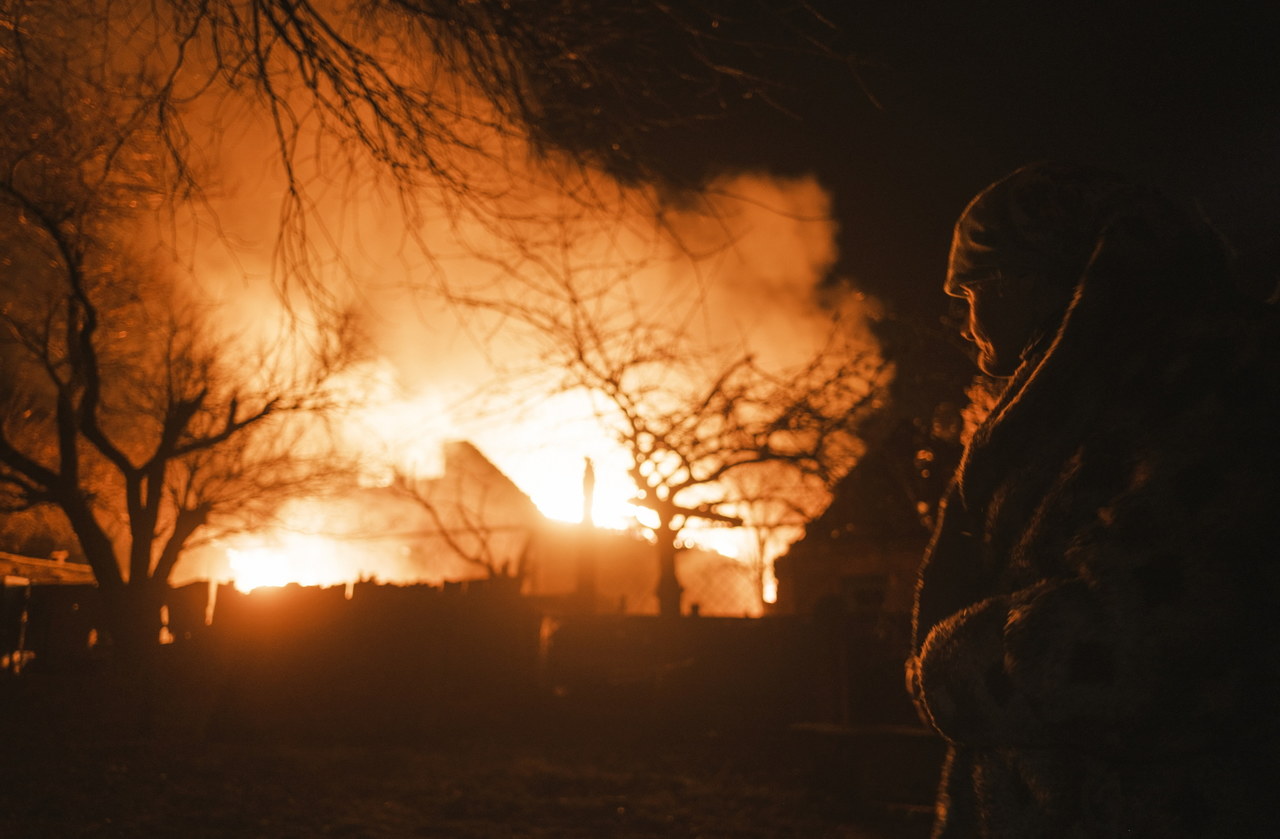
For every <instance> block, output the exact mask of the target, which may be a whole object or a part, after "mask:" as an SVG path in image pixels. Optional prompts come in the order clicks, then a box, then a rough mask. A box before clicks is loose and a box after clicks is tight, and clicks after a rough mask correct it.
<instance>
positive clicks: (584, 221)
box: [175, 88, 874, 526]
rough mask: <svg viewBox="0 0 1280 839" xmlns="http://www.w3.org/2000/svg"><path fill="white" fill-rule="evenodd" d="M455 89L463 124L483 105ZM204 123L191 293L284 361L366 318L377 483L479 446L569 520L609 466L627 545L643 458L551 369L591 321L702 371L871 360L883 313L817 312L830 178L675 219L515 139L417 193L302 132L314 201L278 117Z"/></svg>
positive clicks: (766, 183) (452, 165)
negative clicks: (662, 331) (654, 329)
mask: <svg viewBox="0 0 1280 839" xmlns="http://www.w3.org/2000/svg"><path fill="white" fill-rule="evenodd" d="M458 90H460V91H462V92H460V93H458V94H457V95H458V96H459V100H458V102H457V103H455V104H456V105H458V106H459V107H463V106H465V107H469V108H473V109H474V108H482V106H481V105H479V104H477V103H478V100H477V99H475V98H472V97H469V96H468V95H467V94H466V93H465V89H462V88H458ZM482 116H484V117H485V118H491V117H492V115H491V114H487V113H486V114H482ZM483 124H485V120H484V119H478V120H476V122H475V123H473V125H474V126H481V125H483ZM192 125H195V126H202V128H201V129H200V130H201V131H203V132H204V134H203V135H201V134H199V133H197V135H196V136H195V139H196V141H197V143H204V144H207V148H208V150H209V154H208V161H209V166H210V168H211V171H212V172H213V173H215V176H216V177H215V178H214V179H213V180H212V181H211V183H214V184H215V185H216V188H215V189H213V190H211V191H210V193H209V195H208V196H207V198H208V202H207V204H206V208H207V209H208V210H211V211H212V212H210V213H204V212H199V213H194V214H192V215H191V216H190V219H189V220H187V221H184V222H183V223H181V224H179V225H178V226H177V227H176V228H175V230H176V231H177V232H176V235H177V236H178V237H179V238H181V239H183V245H182V248H185V251H186V252H189V253H191V254H194V257H193V258H192V262H191V266H190V273H191V276H192V277H193V279H194V285H195V287H196V288H197V289H198V290H199V293H200V295H201V296H202V298H203V299H204V300H205V301H207V302H209V304H210V305H211V306H212V307H213V308H214V310H215V311H217V312H218V313H219V317H220V318H221V319H222V320H223V322H224V323H225V324H227V334H229V335H235V336H236V340H240V341H247V342H266V343H270V342H272V341H273V340H274V336H275V335H276V334H277V333H278V332H279V331H280V330H281V329H282V326H281V324H287V328H286V329H285V331H291V332H292V333H293V334H294V335H295V336H298V337H299V338H300V340H301V345H302V346H306V345H307V343H308V341H311V342H315V341H316V340H318V339H317V336H323V335H324V334H325V330H327V329H329V328H331V326H332V325H333V324H335V323H336V321H335V320H334V318H335V317H336V316H338V315H342V316H354V318H355V323H356V325H357V327H358V329H357V330H356V334H357V335H358V336H359V344H358V348H359V356H360V358H359V360H358V362H357V363H355V364H353V365H351V366H350V367H349V368H348V369H347V370H346V371H345V372H344V373H343V374H342V376H341V380H340V382H339V385H340V386H339V387H338V388H337V390H338V392H340V393H342V394H344V395H345V396H346V397H347V401H349V402H350V403H351V405H352V407H351V408H350V410H348V412H347V413H346V414H345V415H344V416H343V417H341V418H340V419H339V421H338V423H337V425H338V433H337V435H336V440H337V444H338V445H339V446H340V447H341V448H342V450H343V452H344V454H345V455H347V456H348V457H350V458H352V459H354V460H356V461H358V462H360V464H361V471H362V475H361V478H360V480H361V482H363V483H366V484H378V483H380V482H385V481H388V480H390V479H391V476H392V475H393V474H394V473H397V472H398V473H406V474H408V475H410V476H415V477H417V478H429V477H433V476H436V475H438V471H439V469H440V457H439V451H440V446H441V444H442V443H443V442H444V441H446V440H449V439H467V440H470V441H472V442H474V443H475V444H476V446H477V447H478V448H479V449H480V450H481V451H482V452H484V453H485V455H486V456H488V457H489V458H490V459H491V460H492V461H493V462H494V463H495V464H496V465H497V466H498V467H499V468H500V469H502V470H503V471H504V472H505V473H506V474H507V475H508V476H509V477H510V478H511V479H512V480H513V481H514V482H515V483H516V484H517V485H518V486H519V487H520V488H521V489H522V490H523V491H524V492H526V493H527V494H528V495H529V496H530V497H531V498H532V499H533V501H534V502H535V503H536V504H537V505H538V506H539V507H540V508H541V509H542V510H543V511H544V512H546V513H547V514H549V515H551V516H553V517H557V518H562V519H572V518H574V517H576V515H577V514H578V513H579V512H580V510H581V507H582V504H581V486H582V484H581V478H582V471H581V469H582V463H583V459H584V458H587V457H589V458H591V459H592V460H593V461H594V463H595V466H596V472H597V485H596V486H597V496H596V499H597V500H596V508H595V509H596V514H597V521H598V522H602V523H604V524H608V525H614V526H620V525H621V524H622V523H623V521H624V520H625V519H626V518H627V517H628V516H629V515H630V514H632V513H634V508H632V507H630V506H629V499H630V498H631V496H632V495H633V490H634V488H633V486H632V485H631V484H630V482H629V479H628V478H627V476H626V471H625V470H626V458H625V454H624V453H623V452H621V451H620V450H619V449H618V447H617V445H616V442H615V441H614V440H613V438H612V437H611V435H610V433H609V432H608V430H607V429H605V428H602V427H601V426H600V424H599V423H598V422H597V420H596V419H595V418H594V417H593V408H592V405H591V404H590V400H589V399H588V398H587V397H586V396H584V394H582V393H578V392H572V391H571V390H563V391H562V390H561V389H560V384H561V383H560V382H559V381H558V370H557V369H556V367H555V364H554V358H555V352H556V347H555V343H556V340H557V336H558V335H559V334H560V333H558V332H557V330H561V329H564V328H566V327H567V326H568V325H571V324H570V321H571V320H572V319H573V318H575V317H577V318H585V319H586V320H587V321H589V322H590V323H589V326H590V328H593V329H598V330H600V331H602V332H603V333H605V334H612V335H615V336H618V338H619V340H621V339H622V338H624V337H625V336H626V335H628V334H632V333H633V332H636V331H637V330H643V329H647V328H649V327H650V326H651V325H655V324H656V325H661V326H662V327H663V328H673V327H678V330H679V335H680V336H681V341H682V347H683V346H685V344H686V342H687V349H688V352H690V353H697V352H708V353H715V352H721V353H728V354H748V353H749V354H751V355H752V356H753V357H755V358H756V359H757V360H758V361H759V362H760V363H761V364H762V366H765V367H769V368H771V369H775V370H779V371H782V370H785V369H786V368H787V367H788V366H789V365H793V364H795V363H797V362H799V361H801V360H803V359H805V358H806V357H808V356H810V355H812V354H813V353H815V352H817V351H818V350H819V349H821V348H822V347H823V346H825V345H827V344H828V343H829V342H830V341H831V340H832V336H833V335H837V337H838V338H839V340H840V342H841V344H842V345H843V346H847V347H849V348H850V351H854V350H855V349H861V350H868V349H870V350H872V351H874V344H873V342H872V339H871V338H870V335H869V333H868V331H867V330H866V325H865V322H864V320H863V318H864V316H865V314H866V311H867V308H866V303H865V301H862V302H858V301H852V300H851V301H844V302H843V303H841V304H839V305H838V306H837V307H836V310H834V311H833V310H832V309H831V308H828V307H825V306H823V305H820V304H819V295H818V293H817V290H818V287H819V285H820V284H821V283H822V282H823V280H824V279H825V278H826V277H827V275H828V272H829V271H830V269H831V267H832V265H833V264H834V262H835V260H836V256H837V254H836V235H835V234H836V227H835V222H834V221H833V219H832V217H831V213H830V204H831V200H830V196H829V195H828V193H827V192H826V190H825V189H824V188H823V186H822V185H821V184H820V183H818V182H817V181H816V180H815V179H813V178H778V177H773V176H771V175H769V174H767V173H762V172H754V173H743V174H739V175H736V176H727V177H723V178H721V179H719V180H717V181H715V182H713V183H711V184H709V185H708V186H707V187H706V189H705V190H703V191H702V192H701V193H700V194H698V195H694V196H683V197H682V199H681V200H680V202H679V203H678V205H672V204H670V203H669V202H664V201H663V200H662V199H661V198H660V197H659V195H660V193H659V191H658V190H657V189H656V188H654V189H646V188H637V187H628V186H623V185H620V184H618V183H616V182H614V181H612V180H610V179H609V178H608V177H606V176H605V175H603V174H601V173H600V172H598V171H593V170H591V168H590V167H589V166H588V167H583V166H581V165H580V163H579V162H578V161H556V160H547V159H546V158H545V157H542V158H539V157H537V156H535V155H534V154H533V153H532V152H531V151H530V149H529V148H528V147H526V146H524V145H523V144H522V141H521V139H520V137H521V135H520V132H519V131H518V130H515V129H514V128H512V127H509V126H508V127H507V129H506V130H504V131H496V130H495V131H494V133H493V134H492V135H491V136H485V135H482V134H479V133H477V134H475V136H474V140H475V142H474V143H473V145H472V146H471V147H468V148H453V149H445V150H443V151H442V155H443V156H444V157H446V158H447V159H448V163H449V170H450V171H451V172H454V173H466V178H465V180H464V181H459V180H453V181H450V182H448V183H443V184H442V183H439V182H433V181H430V180H429V179H428V180H424V181H421V182H419V183H417V184H412V183H409V182H407V181H396V180H395V179H392V178H389V177H388V176H387V175H386V174H385V173H382V172H380V170H379V169H378V168H377V166H376V164H375V163H374V162H372V161H370V160H368V159H367V157H362V156H361V153H360V150H359V149H358V148H352V147H351V146H350V144H340V143H337V142H335V141H332V140H326V139H324V136H323V132H322V131H321V130H320V128H319V126H318V125H313V124H308V123H306V122H305V120H304V123H303V125H302V126H301V128H300V130H299V131H300V133H299V136H300V137H301V138H302V140H303V141H304V142H299V143H298V144H297V147H298V148H307V149H309V151H308V152H307V153H306V154H299V155H298V156H296V157H295V159H294V160H293V164H294V172H293V174H294V176H295V177H296V178H298V179H299V182H300V183H301V184H302V186H303V187H304V190H305V191H304V193H303V195H302V196H301V197H299V196H297V195H291V194H290V193H289V192H288V190H287V186H288V183H287V181H286V180H285V178H284V175H283V171H282V169H281V167H280V163H279V152H280V147H279V145H278V142H277V136H276V133H275V129H274V127H273V126H272V124H271V123H270V121H269V120H267V119H265V118H264V116H263V115H262V114H261V113H260V112H255V111H254V110H253V109H252V108H250V107H248V106H247V104H246V103H244V102H237V101H236V100H235V99H234V98H233V97H232V98H228V99H226V100H223V101H221V102H219V103H217V104H216V105H212V104H206V105H205V106H204V110H203V111H202V112H200V113H198V114H195V115H194V117H193V121H192ZM476 130H477V131H478V130H479V129H476ZM290 201H292V202H293V203H292V204H290V203H289V202H290ZM282 202H284V204H283V206H286V207H290V208H291V209H290V212H289V213H286V214H285V215H282V214H281V206H282ZM214 220H216V224H214V223H213V222H214ZM304 223H305V236H302V235H301V233H302V232H303V226H304ZM182 248H180V249H182ZM828 303H829V301H828ZM846 303H847V304H849V305H845V304H846ZM570 304H571V306H570ZM572 307H576V308H572ZM571 308H572V310H571ZM561 316H563V317H561ZM681 351H684V350H683V349H682V350H681Z"/></svg>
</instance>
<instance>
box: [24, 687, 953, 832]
mask: <svg viewBox="0 0 1280 839" xmlns="http://www.w3.org/2000/svg"><path fill="white" fill-rule="evenodd" d="M24 678H28V677H24ZM33 684H35V683H33V682H30V681H28V682H27V683H26V684H25V685H23V686H21V687H20V688H19V689H18V690H17V692H16V694H15V691H14V683H13V682H12V681H10V682H8V683H7V684H5V683H2V682H0V691H5V692H6V694H7V695H6V696H5V699H6V701H5V703H4V705H3V710H4V712H5V715H4V718H5V726H6V735H5V739H6V741H7V742H6V743H5V746H4V758H3V761H2V763H0V837H168V836H174V837H313V836H348V837H456V839H471V837H566V839H575V838H576V837H580V838H581V839H588V837H591V838H593V839H594V837H623V838H626V837H707V839H720V838H721V837H723V839H732V838H734V837H741V839H765V837H801V836H803V837H808V838H809V839H822V838H823V837H830V838H831V839H889V838H890V837H895V839H896V837H911V836H923V835H925V834H926V833H927V830H926V827H925V818H924V816H923V815H922V814H921V813H919V812H915V813H911V812H908V811H904V810H903V809H901V808H892V807H886V806H884V804H885V801H886V800H889V799H893V798H898V799H899V800H902V799H906V798H910V797H912V795H913V794H915V795H916V797H917V798H918V793H919V787H920V785H921V784H928V783H929V779H927V778H922V777H920V775H921V773H920V771H919V768H920V767H921V766H927V765H928V763H929V758H928V757H926V758H925V759H924V760H921V759H920V756H921V755H922V754H925V755H927V754H928V753H929V750H930V749H931V748H932V745H933V744H932V742H931V741H929V742H926V741H924V740H920V739H919V738H912V737H910V736H907V735H905V734H894V733H892V732H891V733H887V734H886V733H884V732H881V733H879V734H875V735H871V734H864V735H862V736H851V735H850V734H849V733H848V732H844V733H842V734H836V733H833V732H829V731H816V730H802V729H796V728H794V727H791V728H786V729H764V730H747V731H742V730H739V731H723V730H720V731H718V730H716V729H715V727H712V726H707V725H706V724H670V723H662V724H659V723H656V722H655V721H653V720H648V721H644V722H639V723H638V722H637V721H635V720H624V719H607V720H600V719H597V720H595V721H593V722H592V723H590V725H589V726H584V725H583V724H582V723H581V721H579V720H576V719H575V718H574V715H573V714H567V713H564V712H563V709H561V710H556V709H554V708H552V709H548V708H543V709H538V710H531V711H530V712H529V713H528V714H527V715H524V718H522V719H514V718H512V719H506V720H499V721H496V722H495V721H492V720H491V721H489V722H486V723H483V724H478V723H476V722H474V721H473V722H472V723H469V724H467V725H466V726H465V727H463V728H460V729H453V730H450V728H449V726H445V725H442V726H438V727H435V728H434V730H428V729H426V728H424V729H422V730H419V731H417V732H415V733H414V734H412V735H406V736H405V737H386V736H383V737H362V738H360V739H358V740H357V739H355V738H352V737H351V736H349V735H347V734H346V733H344V732H343V731H341V730H338V731H333V732H330V733H329V734H328V735H317V734H316V733H314V732H312V733H311V734H309V735H307V736H301V737H300V736H290V737H288V738H283V737H266V736H263V735H261V734H260V733H259V734H251V735H246V734H245V733H244V732H238V733H237V732H234V731H231V732H216V731H209V730H206V731H191V730H177V731H175V730H167V731H159V732H154V731H153V732H151V733H149V734H147V735H146V736H143V735H140V734H136V733H133V734H121V733H119V730H118V729H115V728H107V729H102V730H98V731H94V730H92V729H95V728H97V727H98V725H97V723H96V722H94V723H92V724H86V721H87V720H88V719H89V718H90V717H93V716H94V715H93V714H89V715H86V716H77V715H76V712H75V711H74V708H75V706H76V705H77V703H80V702H86V701H87V702H92V699H91V698H90V697H88V696H84V695H79V696H73V695H68V693H67V692H66V689H67V688H68V687H69V685H67V684H58V685H56V691H57V693H58V694H60V695H54V694H53V693H49V691H50V690H51V689H54V688H53V687H51V686H50V685H39V684H35V687H34V688H33ZM926 774H927V771H926ZM913 786H914V787H915V788H916V789H915V790H914V791H913V790H911V789H908V787H913Z"/></svg>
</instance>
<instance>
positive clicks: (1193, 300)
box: [907, 164, 1280, 839]
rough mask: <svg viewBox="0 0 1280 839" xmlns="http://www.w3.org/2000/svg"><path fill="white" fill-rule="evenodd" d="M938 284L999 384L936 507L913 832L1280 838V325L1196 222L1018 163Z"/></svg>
mask: <svg viewBox="0 0 1280 839" xmlns="http://www.w3.org/2000/svg"><path fill="white" fill-rule="evenodd" d="M945 290H946V292H947V293H948V294H950V295H952V296H955V297H958V298H960V299H962V300H964V301H965V302H967V304H968V308H969V319H968V326H967V328H966V329H965V337H966V338H968V339H969V340H970V341H971V342H972V343H973V344H974V346H975V348H976V349H977V353H978V364H979V366H980V367H981V368H982V369H983V371H984V372H985V373H987V374H988V375H990V376H994V377H1000V378H1003V379H1006V380H1007V383H1006V384H1005V385H1004V388H1003V391H1002V393H1001V395H1000V397H999V398H998V400H997V402H996V404H995V405H994V406H993V408H992V410H991V411H990V413H989V414H988V416H987V417H986V419H985V420H984V421H983V423H982V424H981V425H980V426H979V427H978V429H977V430H976V431H975V433H974V435H973V438H972V440H971V442H970V443H969V445H968V448H967V450H966V452H965V454H964V457H963V459H962V462H961V465H960V467H959V468H958V470H957V473H956V476H955V479H954V481H953V483H952V486H951V489H950V490H949V491H948V494H947V497H946V499H945V506H944V508H943V512H942V514H941V516H940V519H939V522H938V525H937V528H936V531H935V533H934V535H933V539H932V541H931V544H930V546H929V548H928V550H927V552H926V555H925V560H924V562H923V564H922V567H921V571H920V576H919V580H918V583H917V590H916V604H915V612H914V624H913V651H912V655H911V657H910V660H909V661H908V663H907V676H908V685H909V688H910V690H911V691H912V694H913V698H914V699H915V702H916V705H917V708H918V710H919V712H920V714H921V716H922V718H923V719H924V720H925V721H926V722H927V723H928V724H929V725H931V726H933V727H934V728H935V729H936V730H937V731H938V732H939V733H940V734H941V735H942V736H943V737H944V738H945V739H946V741H947V744H948V754H947V760H946V763H945V765H944V767H943V779H942V784H941V788H940V791H939V795H938V802H937V812H936V821H935V825H934V836H935V837H937V838H938V839H941V838H942V837H948V838H949V837H1018V838H1019V839H1031V838H1033V837H1034V839H1045V838H1046V837H1090V839H1094V837H1162V838H1163V839H1169V838H1170V837H1219V836H1221V837H1228V836H1229V837H1236V838H1237V839H1238V837H1254V836H1259V837H1261V836H1280V810H1278V809H1277V807H1276V805H1274V804H1272V803H1270V797H1271V795H1272V794H1273V792H1274V784H1275V782H1276V781H1277V780H1280V774H1278V773H1277V771H1276V770H1277V766H1278V765H1280V754H1278V752H1277V745H1278V744H1280V737H1278V736H1277V734H1278V730H1280V726H1278V725H1277V711H1278V709H1280V678H1278V672H1277V671H1278V670H1280V667H1278V664H1280V644H1278V643H1277V642H1278V641H1280V632H1278V631H1277V625H1278V624H1280V597H1278V592H1280V582H1278V581H1280V546H1278V545H1277V531H1280V514H1278V507H1277V504H1278V503H1280V323H1278V316H1277V311H1276V310H1275V309H1274V308H1273V307H1270V306H1268V305H1265V304H1263V303H1260V302H1256V301H1252V300H1250V299H1246V298H1244V297H1243V296H1242V295H1240V294H1239V293H1238V292H1237V291H1236V290H1235V288H1234V286H1233V284H1232V281H1231V272H1230V258H1229V251H1228V249H1227V248H1226V247H1225V246H1224V244H1223V243H1222V241H1221V240H1220V238H1219V237H1218V236H1217V235H1216V233H1215V232H1214V231H1213V229H1212V228H1211V227H1210V226H1209V225H1208V224H1207V223H1206V222H1204V221H1203V220H1202V219H1201V218H1200V217H1199V216H1198V215H1197V214H1196V213H1194V212H1191V211H1189V210H1187V209H1184V208H1182V207H1180V206H1178V205H1176V204H1175V203H1174V202H1172V201H1170V200H1168V199H1166V198H1165V197H1163V196H1162V195H1160V194H1158V193H1156V192H1155V191H1153V190H1150V189H1147V188H1143V187H1140V186H1137V185H1134V184H1131V183H1128V182H1126V181H1124V180H1122V179H1120V178H1116V177H1113V176H1111V175H1108V174H1105V173H1100V172H1095V171H1092V170H1088V169H1082V168H1076V167H1070V166H1063V165H1056V164H1035V165H1031V166H1027V167H1023V168H1022V169H1019V170H1017V171H1015V172H1014V173H1012V174H1010V175H1008V176H1006V177H1005V178H1002V179H1001V180H999V181H997V182H996V183H995V184H993V185H991V186H990V187H988V188H987V189H986V190H984V191H983V192H981V193H980V194H979V195H978V196H977V197H976V198H975V199H974V200H973V201H972V202H971V203H970V204H969V206H968V207H967V208H966V209H965V211H964V213H963V215H962V216H961V217H960V220H959V221H958V222H957V224H956V228H955V233H954V238H953V242H952V250H951V255H950V262H949V266H948V273H947V279H946V286H945Z"/></svg>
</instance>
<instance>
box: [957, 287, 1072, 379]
mask: <svg viewBox="0 0 1280 839" xmlns="http://www.w3.org/2000/svg"><path fill="white" fill-rule="evenodd" d="M943 289H944V291H946V293H947V294H949V295H951V296H952V297H956V298H959V299H961V300H964V301H965V302H966V303H967V304H968V318H967V321H966V325H965V327H964V330H963V332H962V333H961V334H962V335H963V336H964V338H965V340H966V341H969V342H971V343H972V344H973V345H974V347H975V348H976V349H977V351H978V367H979V368H981V370H982V372H984V373H986V374H987V375H988V376H1001V377H1004V376H1012V375H1013V373H1014V371H1015V370H1017V369H1018V365H1019V364H1021V363H1022V358H1023V354H1024V352H1025V351H1026V350H1027V349H1028V348H1029V347H1030V346H1032V345H1033V344H1034V343H1036V341H1037V340H1038V338H1039V337H1040V336H1041V335H1042V334H1043V333H1044V329H1045V323H1046V321H1048V320H1050V319H1051V318H1052V316H1053V315H1054V314H1056V313H1058V312H1060V311H1061V309H1062V307H1063V305H1065V303H1064V302H1063V301H1061V300H1060V297H1061V295H1056V294H1054V295H1051V294H1048V293H1047V292H1046V287H1045V286H1044V285H1043V284H1042V283H1039V282H1037V281H1036V280H1035V279H1034V278H1027V277H1005V276H1002V275H999V274H995V275H991V276H988V277H985V278H976V279H973V278H971V279H970V280H969V281H967V282H957V281H956V280H955V278H954V277H948V278H947V283H946V285H945V286H944V287H943Z"/></svg>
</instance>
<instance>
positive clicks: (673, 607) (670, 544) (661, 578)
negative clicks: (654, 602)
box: [654, 521, 684, 617]
mask: <svg viewBox="0 0 1280 839" xmlns="http://www.w3.org/2000/svg"><path fill="white" fill-rule="evenodd" d="M654 535H655V536H656V537H657V541H658V590H657V594H658V614H659V615H662V616H663V617H680V598H681V595H683V594H684V588H683V587H682V586H681V585H680V578H679V577H678V576H677V575H676V534H675V531H674V530H672V529H671V524H670V522H666V521H664V522H662V523H661V524H659V526H658V528H657V530H655V531H654Z"/></svg>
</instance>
